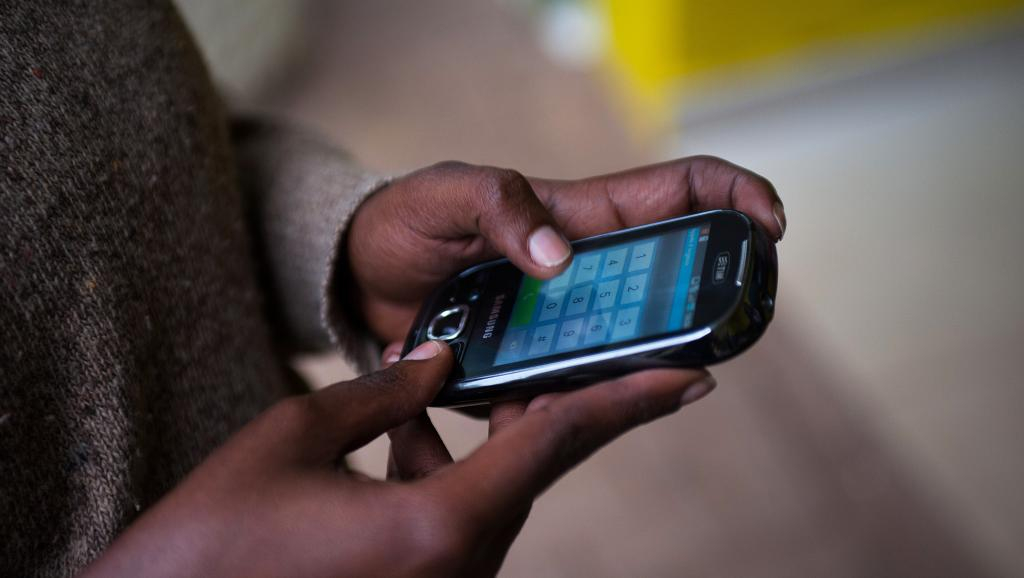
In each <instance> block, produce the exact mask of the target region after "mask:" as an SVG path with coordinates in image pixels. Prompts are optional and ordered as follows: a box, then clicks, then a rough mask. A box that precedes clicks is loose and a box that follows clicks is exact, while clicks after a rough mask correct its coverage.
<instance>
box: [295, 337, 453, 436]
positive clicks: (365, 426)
mask: <svg viewBox="0 0 1024 578" xmlns="http://www.w3.org/2000/svg"><path fill="white" fill-rule="evenodd" d="M452 363H453V359H452V353H451V349H449V348H448V346H447V345H445V344H444V343H441V342H438V341H428V342H425V343H422V344H420V345H419V346H418V347H417V348H416V349H413V350H412V351H411V352H409V354H408V355H406V356H405V357H404V358H403V359H402V360H401V361H399V362H397V363H395V364H393V365H391V366H390V367H388V368H386V369H382V370H380V371H376V372H374V373H370V374H367V375H364V376H362V377H359V378H357V379H354V380H352V381H346V382H342V383H337V384H335V385H332V386H330V387H327V388H324V389H322V390H320V391H318V392H316V393H313V394H311V395H310V396H309V404H308V405H309V409H310V412H311V414H312V418H311V419H312V422H313V423H312V426H311V428H310V431H311V433H312V435H313V436H315V437H316V438H317V439H315V440H310V441H311V442H315V443H314V444H313V445H316V446H317V447H318V448H319V449H320V450H321V451H324V452H334V453H335V454H336V453H337V452H345V453H347V452H350V451H353V450H355V449H357V448H359V447H361V446H362V445H365V444H366V443H367V442H369V441H370V440H372V439H373V438H375V437H377V436H379V435H381V434H383V433H384V432H386V431H388V430H390V429H392V428H394V427H396V426H398V425H401V424H402V423H404V422H406V421H408V420H410V419H412V418H413V417H415V416H416V415H418V414H419V413H421V412H422V411H424V410H425V409H426V407H427V404H429V403H430V402H431V400H433V399H434V397H435V396H436V395H437V392H438V391H440V389H441V386H442V385H443V384H444V381H445V379H447V377H448V373H449V372H450V371H451V368H452Z"/></svg>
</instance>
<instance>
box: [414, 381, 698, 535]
mask: <svg viewBox="0 0 1024 578" xmlns="http://www.w3.org/2000/svg"><path fill="white" fill-rule="evenodd" d="M713 387H714V379H712V378H711V376H710V375H708V374H707V372H704V371H699V370H682V369H656V370H649V371H644V372H641V373H635V374H632V375H628V376H626V377H622V378H619V379H616V380H612V381H607V382H604V383H601V384H597V385H594V386H591V387H588V388H585V389H582V390H579V391H576V392H573V393H569V394H566V395H564V396H563V397H560V398H558V399H554V400H552V401H551V402H550V403H546V404H544V405H542V406H540V407H539V408H538V409H536V410H531V411H528V412H526V413H525V414H524V415H523V416H522V417H520V418H519V419H518V420H516V421H515V422H514V423H512V424H509V425H508V426H507V427H505V428H503V429H501V430H500V431H498V432H496V433H495V434H494V436H493V437H491V439H490V440H489V441H488V442H487V443H485V444H484V445H483V446H481V447H480V448H479V449H477V450H476V451H475V452H474V453H473V454H472V455H470V456H469V457H468V458H466V459H465V460H464V461H462V462H459V463H456V464H455V465H453V466H451V467H450V468H448V470H446V471H445V472H442V474H439V475H438V476H435V477H434V478H432V479H431V480H428V481H432V482H434V483H437V484H438V485H439V487H438V488H437V491H439V492H446V493H448V495H449V497H450V498H451V499H452V500H455V501H456V502H457V503H459V504H460V510H461V511H463V512H466V513H467V514H468V515H469V516H470V518H471V521H473V522H477V523H480V524H487V523H490V522H493V521H495V519H498V520H500V519H502V518H503V517H504V516H506V515H510V513H514V512H519V511H521V509H522V508H523V507H525V506H526V505H528V504H529V503H531V502H532V501H533V500H534V499H535V498H536V497H537V496H538V495H539V494H540V493H541V492H542V491H544V489H545V488H547V487H548V485H550V484H551V483H552V482H553V481H554V480H556V479H557V478H559V477H560V476H561V475H562V474H564V473H566V472H567V471H569V470H570V469H572V468H573V467H574V466H576V464H578V463H579V462H581V461H582V460H583V459H585V458H586V457H587V456H588V455H590V454H591V453H593V452H594V451H595V450H597V449H598V448H600V447H601V446H603V445H604V444H606V443H608V442H609V441H611V440H612V439H614V438H615V437H617V436H619V435H621V434H622V433H624V432H626V431H628V430H629V429H631V428H633V427H635V426H637V425H640V424H642V423H645V422H648V421H650V420H652V419H655V418H657V417H660V416H662V415H665V414H667V413H671V412H673V411H675V410H677V409H679V408H680V407H681V406H682V405H685V404H686V403H689V402H692V401H695V400H696V399H699V398H700V397H703V396H704V395H706V394H707V393H708V392H709V391H710V390H711V389H712V388H713Z"/></svg>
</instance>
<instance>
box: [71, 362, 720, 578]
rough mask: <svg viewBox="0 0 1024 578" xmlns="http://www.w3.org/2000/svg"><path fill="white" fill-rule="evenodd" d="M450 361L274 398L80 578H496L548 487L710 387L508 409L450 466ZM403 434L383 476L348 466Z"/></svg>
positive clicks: (703, 380) (629, 387)
mask: <svg viewBox="0 0 1024 578" xmlns="http://www.w3.org/2000/svg"><path fill="white" fill-rule="evenodd" d="M451 366H452V354H451V350H450V349H448V347H447V346H445V345H442V344H439V343H436V342H428V343H424V344H422V345H420V346H419V347H417V348H416V349H415V350H413V351H412V352H411V353H410V354H409V355H407V356H406V357H405V359H404V360H402V361H399V362H397V363H395V364H393V365H392V366H390V367H388V368H386V369H384V370H381V371H378V372H376V373H373V374H369V375H367V376H364V377H361V378H358V379H355V380H352V381H349V382H343V383H338V384H335V385H333V386H330V387H328V388H326V389H323V390H321V391H318V392H315V393H311V394H307V395H303V396H297V397H292V398H289V399H286V400H284V401H282V402H280V403H278V404H276V405H275V406H273V407H272V408H270V409H269V410H267V411H266V412H264V413H263V414H262V415H260V416H259V417H257V418H256V419H255V420H253V422H251V423H250V424H249V425H247V426H246V427H244V428H243V429H242V430H241V431H239V432H238V433H237V434H235V435H234V436H233V437H232V438H231V439H229V440H228V441H227V442H226V443H225V444H224V445H223V446H221V447H220V448H219V449H217V450H216V451H215V452H214V453H213V454H212V455H211V456H210V457H209V458H208V459H207V460H206V461H204V462H203V463H202V464H201V465H200V466H199V467H198V468H196V469H195V470H194V471H193V472H192V473H191V474H190V475H189V476H188V477H187V478H186V479H185V480H184V481H183V482H182V483H181V484H180V485H179V486H178V487H177V488H175V489H174V490H173V491H172V492H171V493H170V494H168V495H167V496H166V497H164V498H163V499H162V500H160V501H159V502H158V503H157V504H156V505H154V506H153V507H152V508H150V509H149V510H148V511H146V512H145V513H144V514H143V516H142V517H141V518H140V519H139V520H138V521H136V522H135V523H134V524H132V525H131V526H130V527H129V528H128V530H127V531H125V533H124V534H122V535H121V536H120V537H119V538H118V539H117V541H115V542H114V544H113V545H112V546H111V547H110V548H109V550H108V551H107V552H105V553H104V555H103V556H101V557H100V558H99V559H98V560H97V561H95V562H94V563H93V564H92V565H91V566H90V567H89V568H88V569H87V570H86V573H85V575H86V576H92V577H95V576H132V577H134V576H147V577H154V578H159V577H161V576H306V577H319V576H325V577H327V576H395V577H398V576H493V575H494V574H495V573H496V572H497V570H498V568H499V567H500V565H501V562H502V560H503V558H504V555H505V553H506V552H507V550H508V547H509V545H510V544H511V542H512V540H513V539H514V538H515V536H516V534H517V533H518V531H519V529H520V527H521V525H522V523H523V521H524V520H525V517H526V513H527V512H528V511H529V508H530V505H531V503H532V502H533V500H534V499H535V498H536V497H537V496H538V495H539V494H540V493H541V492H543V491H544V489H545V488H546V487H547V486H548V485H550V484H551V483H552V482H553V481H554V480H555V479H557V478H558V477H559V476H561V475H562V474H564V473H565V472H566V471H568V470H569V469H571V468H572V467H574V466H575V465H576V464H577V463H579V462H580V461H581V460H583V459H584V458H586V457H587V456H588V455H589V454H591V453H592V452H594V451H595V450H596V449H597V448H599V447H600V446H602V445H604V444H605V443H607V442H608V441H610V440H611V439H613V438H615V437H616V436H618V435H620V434H621V433H623V432H625V431H626V430H628V429H630V428H632V427H634V426H636V425H639V424H641V423H644V422H647V421H650V420H652V419H654V418H656V417H659V416H662V415H665V414H668V413H671V412H673V411H675V410H676V409H678V408H679V407H680V406H681V405H683V404H685V403H689V402H691V401H694V400H695V399H698V398H700V397H702V396H703V395H705V394H706V393H707V392H708V391H710V389H711V388H712V387H713V386H714V382H713V381H712V380H711V379H710V376H708V375H707V374H706V373H705V372H703V371H694V370H661V369H659V370H651V371H645V372H642V373H636V374H633V375H630V376H627V377H623V378H620V379H616V380H613V381H608V382H604V383H601V384H598V385H595V386H592V387H589V388H586V389H583V390H580V391H576V392H572V393H566V394H549V395H545V396H541V397H538V398H536V399H534V400H533V401H532V402H530V404H529V405H525V404H523V403H518V402H510V403H507V404H502V405H500V406H496V408H495V411H493V412H492V417H491V436H490V439H489V440H488V441H487V442H486V443H484V444H483V445H482V446H481V447H480V448H478V449H477V450H476V451H475V452H473V453H472V454H471V455H470V456H469V457H468V458H466V459H465V460H462V461H460V462H455V463H453V462H452V460H451V456H450V455H449V454H448V451H447V449H445V447H444V444H443V443H442V442H441V440H440V437H439V436H438V435H437V432H436V431H435V430H434V428H433V426H432V425H431V424H430V420H429V418H428V417H427V416H426V413H425V412H424V410H425V408H426V406H427V403H429V401H430V400H431V399H433V398H434V396H435V395H436V394H437V391H438V390H439V389H440V387H441V385H442V383H443V382H444V380H445V378H446V377H447V375H448V372H449V371H450V370H451ZM410 420H411V421H410ZM393 428H394V429H393ZM392 429H393V431H392V432H391V438H392V443H393V446H392V453H391V464H390V467H389V480H388V481H380V480H372V479H370V478H368V477H366V476H364V475H361V474H358V473H355V472H351V471H347V470H343V469H339V468H338V464H339V463H341V462H340V460H341V458H343V456H344V455H345V454H347V453H349V452H351V451H353V450H355V449H357V448H359V447H360V446H362V445H364V444H366V443H367V442H369V441H370V440H372V439H373V438H375V437H376V436H378V435H379V434H381V433H383V432H385V431H388V430H392Z"/></svg>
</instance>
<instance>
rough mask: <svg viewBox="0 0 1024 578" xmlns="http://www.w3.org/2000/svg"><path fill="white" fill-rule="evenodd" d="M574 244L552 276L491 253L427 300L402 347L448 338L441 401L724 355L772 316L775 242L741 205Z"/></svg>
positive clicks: (532, 390) (537, 389)
mask: <svg viewBox="0 0 1024 578" xmlns="http://www.w3.org/2000/svg"><path fill="white" fill-rule="evenodd" d="M573 245H574V250H575V254H576V256H575V258H574V259H573V261H572V264H571V265H570V266H569V267H568V268H567V269H566V270H565V271H563V272H562V273H561V274H559V275H558V276H556V277H554V278H552V279H548V280H540V279H536V278H533V277H530V276H527V275H524V274H523V273H522V272H521V271H519V270H518V269H517V268H515V267H514V266H513V265H512V264H511V263H510V262H509V261H507V260H500V261H494V262H490V263H485V264H482V265H478V266H476V267H473V268H470V269H468V270H466V271H464V272H463V273H461V274H460V275H458V276H456V277H455V278H454V279H452V280H451V281H449V282H448V283H447V284H445V285H444V286H442V287H441V288H440V289H439V290H438V291H437V292H436V293H435V294H434V295H433V296H432V298H431V299H430V300H428V301H427V302H426V304H425V306H424V308H423V310H422V311H421V313H420V315H419V317H418V318H417V321H416V323H414V325H413V328H412V330H411V331H410V333H409V337H408V339H407V341H406V344H405V349H406V351H408V350H411V349H412V348H413V347H415V346H417V345H418V344H420V343H423V342H424V341H428V340H443V341H446V342H448V343H449V345H450V346H451V348H452V350H453V351H454V352H455V355H456V361H457V362H458V365H457V366H456V368H455V371H454V373H453V375H452V376H451V379H450V380H449V382H448V383H447V384H446V386H445V387H444V388H443V389H442V390H441V393H440V394H439V395H438V397H437V399H436V400H435V402H434V403H435V404H437V405H467V404H473V403H480V402H485V401H493V400H498V399H507V398H514V397H525V396H532V395H536V394H538V393H543V392H547V391H554V390H561V389H572V388H576V387H580V386H583V385H587V384H590V383H594V382H597V381H601V380H604V379H607V378H609V377H614V376H617V375H622V374H625V373H629V372H632V371H637V370H640V369H649V368H655V367H700V366H704V365H709V364H713V363H718V362H720V361H724V360H725V359H728V358H730V357H732V356H734V355H736V354H738V353H740V352H741V351H743V350H744V349H746V348H747V347H749V346H750V345H751V344H753V343H754V341H756V340H757V338H758V337H760V336H761V334H762V333H763V332H764V330H765V328H766V327H767V325H768V323H769V321H770V320H771V318H772V316H773V313H774V307H775V291H776V268H777V266H776V257H775V247H774V243H773V242H772V241H771V240H770V239H769V238H768V236H767V235H766V234H765V232H764V231H763V229H762V228H761V227H759V226H758V225H756V224H755V223H754V222H753V221H752V220H750V219H749V218H748V217H746V216H745V215H743V214H742V213H738V212H736V211H711V212H706V213H700V214H697V215H691V216H688V217H681V218H677V219H672V220H668V221H662V222H659V223H653V224H650V225H644V226H640V227H634V228H632V229H626V230H623V231H618V232H614V233H608V234H605V235H600V236H597V237H591V238H588V239H582V240H580V241H576V242H575V243H573Z"/></svg>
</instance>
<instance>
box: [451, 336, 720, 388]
mask: <svg viewBox="0 0 1024 578" xmlns="http://www.w3.org/2000/svg"><path fill="white" fill-rule="evenodd" d="M710 333H711V328H710V327H702V328H701V329H698V330H697V331H691V332H690V333H684V334H682V335H675V336H673V337H665V338H663V339H659V340H657V341H651V342H648V343H638V344H636V345H631V346H629V347H623V348H622V349H613V350H611V351H602V352H599V353H591V354H590V355H585V356H583V357H577V358H574V359H563V360H561V361H554V362H551V363H545V364H544V365H537V366H534V367H524V368H522V369H517V370H514V371H510V372H507V373H499V374H495V375H488V376H486V377H480V378H476V379H473V380H471V381H464V382H462V383H459V384H458V386H457V387H456V388H455V390H456V391H463V390H466V389H471V388H475V387H486V386H488V385H499V384H503V383H508V382H509V381H515V380H519V379H527V378H530V377H535V376H538V375H543V374H545V373H553V372H556V371H560V370H563V369H570V368H573V367H579V366H581V365H587V364H590V363H597V362H600V361H609V360H612V359H618V358H621V357H629V356H632V355H637V354H639V353H647V352H649V351H654V350H656V349H666V348H669V347H674V346H676V345H682V344H684V343H690V342H691V341H697V340H698V339H701V338H703V337H705V336H707V335H708V334H710Z"/></svg>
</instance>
